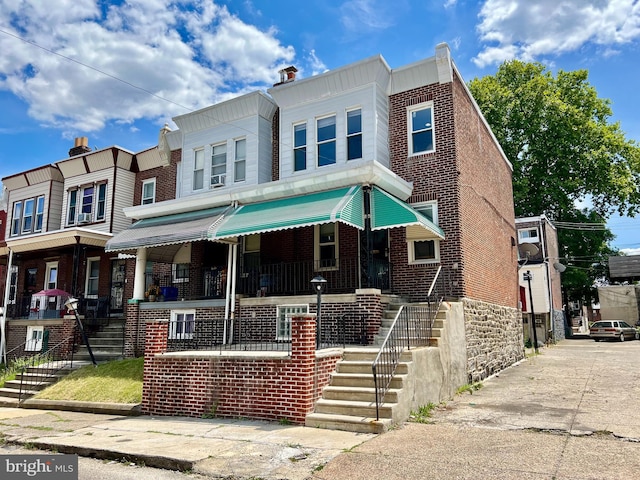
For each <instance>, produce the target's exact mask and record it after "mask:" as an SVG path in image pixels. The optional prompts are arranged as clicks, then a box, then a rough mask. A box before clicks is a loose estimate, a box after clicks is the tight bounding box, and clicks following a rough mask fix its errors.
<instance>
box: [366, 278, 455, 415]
mask: <svg viewBox="0 0 640 480" xmlns="http://www.w3.org/2000/svg"><path fill="white" fill-rule="evenodd" d="M441 270H442V269H441V267H440V268H438V270H437V272H436V275H435V277H434V279H433V281H432V283H431V286H430V287H429V290H428V298H427V302H423V303H420V304H416V305H402V306H401V307H400V310H399V311H398V314H397V315H396V317H395V319H394V320H393V323H392V324H391V328H390V329H389V332H388V333H387V336H386V337H385V339H384V342H383V343H382V346H381V347H380V350H379V351H378V354H377V355H376V359H375V360H374V361H373V363H372V365H371V370H372V372H373V383H374V389H375V394H376V420H379V419H380V406H381V405H382V403H383V400H384V396H385V395H386V393H387V392H388V391H389V388H390V386H391V382H392V380H393V377H394V375H395V373H396V370H397V368H398V364H399V362H400V357H401V356H402V353H403V352H404V350H405V349H407V350H409V349H411V347H412V344H413V346H424V345H428V342H429V338H430V337H431V333H432V330H433V324H434V322H435V318H436V315H437V314H438V310H439V309H440V305H441V304H442V300H443V299H444V287H445V285H444V284H443V281H444V279H443V277H441V276H440V273H441ZM437 287H441V288H437ZM434 289H436V292H435V294H434V293H433V291H434Z"/></svg>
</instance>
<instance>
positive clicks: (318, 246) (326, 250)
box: [314, 223, 338, 270]
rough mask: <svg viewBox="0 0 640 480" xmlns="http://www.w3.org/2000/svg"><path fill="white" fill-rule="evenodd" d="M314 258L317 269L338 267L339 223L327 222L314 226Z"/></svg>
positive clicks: (334, 268)
mask: <svg viewBox="0 0 640 480" xmlns="http://www.w3.org/2000/svg"><path fill="white" fill-rule="evenodd" d="M314 228H315V229H314V240H315V241H314V247H315V248H314V260H315V265H316V270H336V269H337V268H338V224H336V223H325V224H322V225H316V226H315V227H314Z"/></svg>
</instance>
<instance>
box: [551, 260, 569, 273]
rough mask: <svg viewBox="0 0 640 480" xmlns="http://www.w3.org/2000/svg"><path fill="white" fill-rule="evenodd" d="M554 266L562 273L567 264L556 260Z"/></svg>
mask: <svg viewBox="0 0 640 480" xmlns="http://www.w3.org/2000/svg"><path fill="white" fill-rule="evenodd" d="M553 268H555V269H556V270H557V271H558V272H560V273H562V272H564V271H565V270H566V269H567V266H566V265H563V264H561V263H559V262H555V263H554V264H553Z"/></svg>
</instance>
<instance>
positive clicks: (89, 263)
mask: <svg viewBox="0 0 640 480" xmlns="http://www.w3.org/2000/svg"><path fill="white" fill-rule="evenodd" d="M94 263H97V264H98V276H96V277H92V276H91V266H92V264H94ZM92 281H95V282H96V293H90V292H89V285H90V284H91V282H92ZM99 283H100V257H89V258H87V272H86V278H85V283H84V291H85V298H98V296H99V287H100V285H99Z"/></svg>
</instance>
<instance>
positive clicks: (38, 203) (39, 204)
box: [33, 195, 44, 232]
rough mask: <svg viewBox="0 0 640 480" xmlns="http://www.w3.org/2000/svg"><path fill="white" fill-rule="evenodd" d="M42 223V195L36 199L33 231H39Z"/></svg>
mask: <svg viewBox="0 0 640 480" xmlns="http://www.w3.org/2000/svg"><path fill="white" fill-rule="evenodd" d="M43 224H44V195H41V196H39V197H38V198H37V199H36V222H35V225H34V227H33V231H34V232H41V231H42V227H43Z"/></svg>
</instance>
